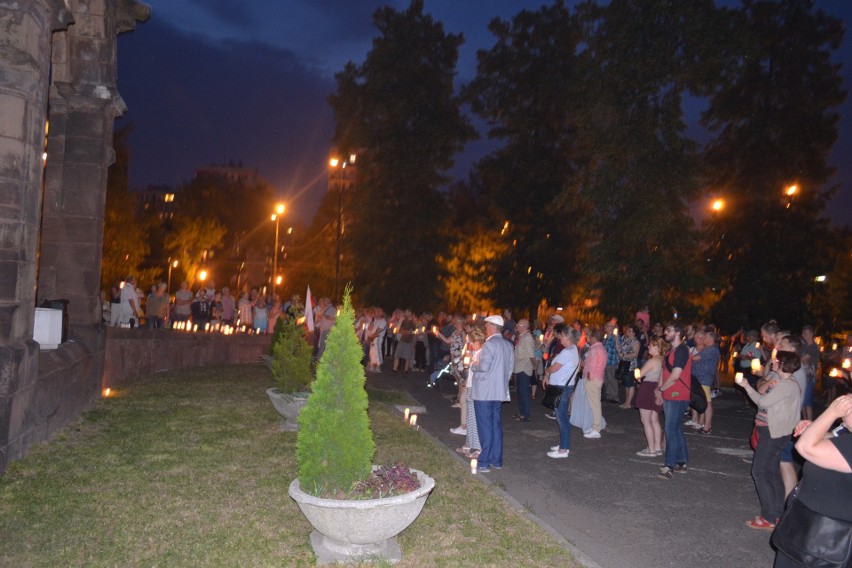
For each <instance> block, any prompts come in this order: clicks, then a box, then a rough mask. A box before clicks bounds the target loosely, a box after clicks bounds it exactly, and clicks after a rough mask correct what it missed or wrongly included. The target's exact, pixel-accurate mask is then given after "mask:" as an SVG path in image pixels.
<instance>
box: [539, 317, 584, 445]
mask: <svg viewBox="0 0 852 568" xmlns="http://www.w3.org/2000/svg"><path fill="white" fill-rule="evenodd" d="M554 331H555V332H556V338H557V339H558V341H559V342H560V343H561V344H562V351H560V352H559V354H558V355H556V358H555V359H554V360H553V362H552V363H551V364H550V366H549V367H548V368H547V369H546V370H545V371H544V377H543V378H542V385H543V386H544V388H545V390H548V389H550V390H551V391H552V390H555V389H559V388H561V391H562V392H561V393H560V394H559V402H558V403H557V404H556V422H557V423H558V424H559V445H558V446H552V447H551V448H550V451H549V452H547V455H548V456H549V457H551V458H567V457H568V454H569V452H570V449H571V423H570V421H569V417H568V405H569V404H570V400H571V394H572V393H573V392H574V386H575V385H576V384H577V369H578V368H579V366H580V354H579V352H578V351H577V340H579V339H580V332H578V331H577V330H576V329H574V328H572V327H568V326H566V325H565V324H558V325H557V326H556V327H555V328H554Z"/></svg>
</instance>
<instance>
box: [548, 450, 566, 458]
mask: <svg viewBox="0 0 852 568" xmlns="http://www.w3.org/2000/svg"><path fill="white" fill-rule="evenodd" d="M570 453H571V450H565V451H564V452H560V451H559V449H558V448H557V449H556V450H553V451H551V452H547V457H549V458H554V459H559V458H567V457H568V454H570Z"/></svg>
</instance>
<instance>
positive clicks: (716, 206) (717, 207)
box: [710, 199, 725, 212]
mask: <svg viewBox="0 0 852 568" xmlns="http://www.w3.org/2000/svg"><path fill="white" fill-rule="evenodd" d="M710 207H711V208H712V209H713V211H716V212H719V211H721V210H722V209H724V208H725V200H724V199H714V200H713V204H712V205H711V206H710Z"/></svg>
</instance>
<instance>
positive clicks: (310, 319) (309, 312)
mask: <svg viewBox="0 0 852 568" xmlns="http://www.w3.org/2000/svg"><path fill="white" fill-rule="evenodd" d="M305 325H307V326H308V331H313V330H314V301H313V299H312V298H311V287H310V286H308V293H307V294H305Z"/></svg>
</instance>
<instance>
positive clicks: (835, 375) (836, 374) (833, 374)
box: [828, 369, 840, 377]
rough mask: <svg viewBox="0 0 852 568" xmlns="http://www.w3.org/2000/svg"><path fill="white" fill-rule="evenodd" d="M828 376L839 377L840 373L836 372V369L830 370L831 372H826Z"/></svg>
mask: <svg viewBox="0 0 852 568" xmlns="http://www.w3.org/2000/svg"><path fill="white" fill-rule="evenodd" d="M828 376H829V377H839V376H840V371H838V370H837V369H832V370H831V371H829V372H828Z"/></svg>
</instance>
